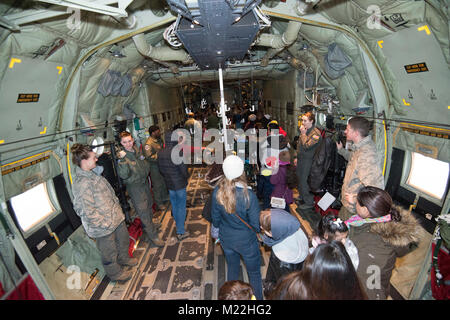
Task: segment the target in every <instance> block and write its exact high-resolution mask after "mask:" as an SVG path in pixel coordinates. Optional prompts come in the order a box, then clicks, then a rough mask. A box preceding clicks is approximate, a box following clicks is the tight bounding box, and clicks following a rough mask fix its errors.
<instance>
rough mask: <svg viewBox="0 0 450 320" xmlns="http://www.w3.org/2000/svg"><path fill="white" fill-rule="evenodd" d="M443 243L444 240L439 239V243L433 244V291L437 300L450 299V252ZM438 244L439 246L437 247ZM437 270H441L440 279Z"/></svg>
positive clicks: (431, 273) (431, 274)
mask: <svg viewBox="0 0 450 320" xmlns="http://www.w3.org/2000/svg"><path fill="white" fill-rule="evenodd" d="M441 243H442V240H441V239H439V240H438V241H437V244H436V243H435V241H433V243H432V244H431V252H432V256H431V259H432V262H431V272H430V276H431V293H432V295H433V298H435V299H436V300H449V299H450V285H448V283H449V281H450V255H449V254H448V250H447V249H446V248H445V247H444V246H441ZM436 246H438V247H437V248H436ZM436 269H437V270H436ZM436 271H439V276H440V279H438V276H437V272H436ZM446 283H447V284H446Z"/></svg>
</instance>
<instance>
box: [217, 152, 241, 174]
mask: <svg viewBox="0 0 450 320" xmlns="http://www.w3.org/2000/svg"><path fill="white" fill-rule="evenodd" d="M222 169H223V173H224V175H225V177H226V178H227V179H228V180H233V179H236V178H238V177H240V176H241V175H242V173H243V172H244V162H243V161H242V160H241V158H239V157H238V156H235V155H230V156H228V157H226V158H225V160H224V161H223V166H222Z"/></svg>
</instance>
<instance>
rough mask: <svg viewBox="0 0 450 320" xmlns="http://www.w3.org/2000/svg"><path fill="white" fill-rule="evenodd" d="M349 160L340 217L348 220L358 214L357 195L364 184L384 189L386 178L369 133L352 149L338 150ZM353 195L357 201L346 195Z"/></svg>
mask: <svg viewBox="0 0 450 320" xmlns="http://www.w3.org/2000/svg"><path fill="white" fill-rule="evenodd" d="M338 153H339V154H340V155H342V156H343V157H344V158H345V160H347V161H348V164H347V169H346V171H345V177H344V183H343V185H342V209H341V211H339V217H340V218H341V219H342V220H347V219H348V218H349V217H350V216H352V215H354V214H356V195H357V194H358V191H359V190H360V189H361V188H362V187H363V186H374V187H377V188H380V189H384V178H383V174H382V171H381V161H380V158H379V156H378V154H377V150H376V147H375V143H374V142H373V141H372V137H371V136H370V135H369V136H367V137H365V138H363V139H362V140H361V141H360V142H359V143H355V144H353V146H352V151H349V150H347V149H345V148H341V149H340V150H338ZM347 194H350V195H353V197H354V198H353V199H354V201H355V203H350V202H349V201H348V200H347V199H346V197H345V196H346V195H347Z"/></svg>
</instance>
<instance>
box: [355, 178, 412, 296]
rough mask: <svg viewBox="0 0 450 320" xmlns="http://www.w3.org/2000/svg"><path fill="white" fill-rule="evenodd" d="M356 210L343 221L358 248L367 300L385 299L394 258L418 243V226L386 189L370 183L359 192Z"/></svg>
mask: <svg viewBox="0 0 450 320" xmlns="http://www.w3.org/2000/svg"><path fill="white" fill-rule="evenodd" d="M356 212H357V215H354V216H352V217H351V218H350V219H349V220H347V221H346V224H347V225H348V226H349V228H350V233H349V237H350V238H351V239H352V240H353V242H354V243H355V246H356V247H357V248H358V253H359V267H358V276H359V277H360V279H361V281H362V283H363V284H364V285H365V286H366V292H367V295H368V296H369V299H386V298H387V296H388V295H389V280H390V278H391V274H392V270H393V269H394V265H395V260H396V258H397V257H399V256H402V255H405V254H406V253H408V252H409V251H410V245H411V244H412V243H414V242H418V240H419V234H420V226H419V224H418V222H417V221H416V219H415V218H414V217H413V216H412V215H411V214H410V213H409V212H408V211H406V210H404V209H402V208H400V207H398V206H395V205H393V203H392V198H391V196H390V195H389V194H388V193H387V192H386V191H384V190H382V189H379V188H376V187H372V186H368V187H363V188H362V189H361V190H360V191H359V192H358V195H357V202H356Z"/></svg>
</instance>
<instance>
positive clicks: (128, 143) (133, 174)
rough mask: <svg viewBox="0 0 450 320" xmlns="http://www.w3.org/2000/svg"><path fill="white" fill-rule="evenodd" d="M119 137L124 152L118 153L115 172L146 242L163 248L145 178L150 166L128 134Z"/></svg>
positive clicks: (124, 133) (124, 132)
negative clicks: (131, 205) (148, 241)
mask: <svg viewBox="0 0 450 320" xmlns="http://www.w3.org/2000/svg"><path fill="white" fill-rule="evenodd" d="M119 137H120V144H121V145H122V146H123V147H124V150H123V151H121V152H119V158H120V159H119V164H118V166H117V172H118V174H119V177H120V178H122V179H123V181H124V183H125V186H126V188H127V191H128V194H129V196H130V198H131V202H132V203H133V206H134V209H135V210H136V215H137V216H138V217H139V219H141V222H142V227H143V229H144V232H145V233H146V235H147V238H148V240H150V241H151V242H153V244H154V245H155V246H157V247H163V246H164V243H163V242H162V241H161V239H159V236H158V230H157V227H156V226H155V225H154V224H153V220H152V219H153V208H152V207H153V198H152V195H151V194H150V184H149V183H148V178H147V176H148V173H149V171H150V164H149V163H148V161H147V160H146V159H145V157H144V155H143V154H142V153H141V152H140V151H139V150H138V149H137V148H136V147H135V146H134V139H133V137H132V136H131V134H130V133H129V132H127V131H123V132H121V133H120V135H119Z"/></svg>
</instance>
